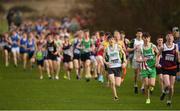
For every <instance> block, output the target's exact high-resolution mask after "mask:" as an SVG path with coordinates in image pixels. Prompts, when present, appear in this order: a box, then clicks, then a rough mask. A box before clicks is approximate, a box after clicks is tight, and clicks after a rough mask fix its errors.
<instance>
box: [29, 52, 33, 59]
mask: <svg viewBox="0 0 180 111" xmlns="http://www.w3.org/2000/svg"><path fill="white" fill-rule="evenodd" d="M33 55H34V51H33V52H28V59H31V58H32V57H33Z"/></svg>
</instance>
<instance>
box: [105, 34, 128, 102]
mask: <svg viewBox="0 0 180 111" xmlns="http://www.w3.org/2000/svg"><path fill="white" fill-rule="evenodd" d="M107 39H108V42H109V46H108V47H107V48H106V50H105V52H104V63H105V64H106V65H107V67H108V80H109V81H110V87H111V88H112V92H113V96H114V100H115V101H117V100H118V95H117V91H116V86H118V87H119V86H120V85H121V75H122V68H123V67H125V65H126V55H125V53H124V52H123V50H122V49H121V48H120V47H119V46H118V44H116V43H115V40H114V37H113V36H111V35H108V37H107ZM120 53H122V55H123V57H124V60H123V61H122V60H121V57H120ZM105 58H108V59H105Z"/></svg>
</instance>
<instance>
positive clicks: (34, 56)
mask: <svg viewBox="0 0 180 111" xmlns="http://www.w3.org/2000/svg"><path fill="white" fill-rule="evenodd" d="M179 35H180V34H179V28H178V27H174V28H173V29H172V31H170V32H168V33H167V34H166V35H165V39H166V42H164V37H163V36H162V35H160V36H158V38H157V45H155V44H153V43H152V42H151V35H150V34H149V33H148V32H143V30H142V29H141V28H138V29H137V32H136V37H135V38H134V39H132V40H128V39H127V38H126V37H125V36H126V34H125V32H124V31H117V30H116V31H114V32H113V33H110V32H104V31H96V32H94V33H92V34H91V35H90V31H89V30H88V29H86V30H78V31H77V32H76V33H73V34H72V33H70V32H69V31H68V29H67V28H66V27H63V28H61V27H58V25H56V24H55V23H51V24H50V23H47V22H43V21H38V23H37V24H34V26H33V25H27V24H25V23H24V24H22V25H21V26H20V27H15V28H14V27H12V29H10V31H9V32H6V33H3V34H2V37H1V49H2V51H3V54H4V56H3V60H4V63H5V66H6V67H8V66H9V65H10V58H11V54H12V60H13V63H14V66H15V67H19V64H21V63H22V64H23V69H24V70H28V68H32V67H34V66H35V62H36V63H37V66H38V69H39V74H40V79H43V78H44V73H47V75H48V77H49V79H56V80H58V79H59V77H62V76H63V77H64V78H65V79H68V80H70V79H71V78H72V77H71V74H72V73H71V72H72V70H73V68H74V69H75V72H76V78H77V79H78V80H80V79H82V78H85V79H86V81H87V82H88V81H90V79H92V78H94V79H97V80H98V81H100V82H102V83H103V82H104V81H105V78H106V81H107V85H108V86H110V87H111V89H112V92H113V98H114V100H118V94H117V91H116V87H119V86H120V85H121V83H122V82H123V81H124V78H125V76H126V68H127V64H128V62H129V61H131V60H132V66H133V69H134V73H135V76H134V93H135V94H137V93H138V78H139V77H141V79H140V80H141V82H142V86H141V90H142V92H143V93H145V95H146V96H147V99H146V104H150V103H151V100H150V96H151V93H152V92H153V90H154V86H155V81H156V75H158V76H159V82H160V85H161V90H162V95H161V97H160V100H164V98H165V96H166V95H168V99H167V105H171V102H172V96H173V94H174V84H175V79H176V74H177V79H179V77H180V76H179V70H178V69H179V50H180V41H179V40H180V36H179ZM61 63H63V66H64V71H65V72H66V73H65V74H63V75H59V74H60V70H61V69H62V68H60V67H61Z"/></svg>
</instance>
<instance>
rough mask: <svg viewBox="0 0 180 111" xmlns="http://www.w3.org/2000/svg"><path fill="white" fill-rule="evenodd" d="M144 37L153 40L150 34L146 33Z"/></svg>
mask: <svg viewBox="0 0 180 111" xmlns="http://www.w3.org/2000/svg"><path fill="white" fill-rule="evenodd" d="M142 37H143V38H151V35H150V34H149V32H144V33H143V36H142Z"/></svg>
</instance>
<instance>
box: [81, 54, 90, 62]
mask: <svg viewBox="0 0 180 111" xmlns="http://www.w3.org/2000/svg"><path fill="white" fill-rule="evenodd" d="M90 56H91V53H90V52H88V53H83V54H81V60H82V61H83V62H85V61H86V60H88V59H89V60H90Z"/></svg>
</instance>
